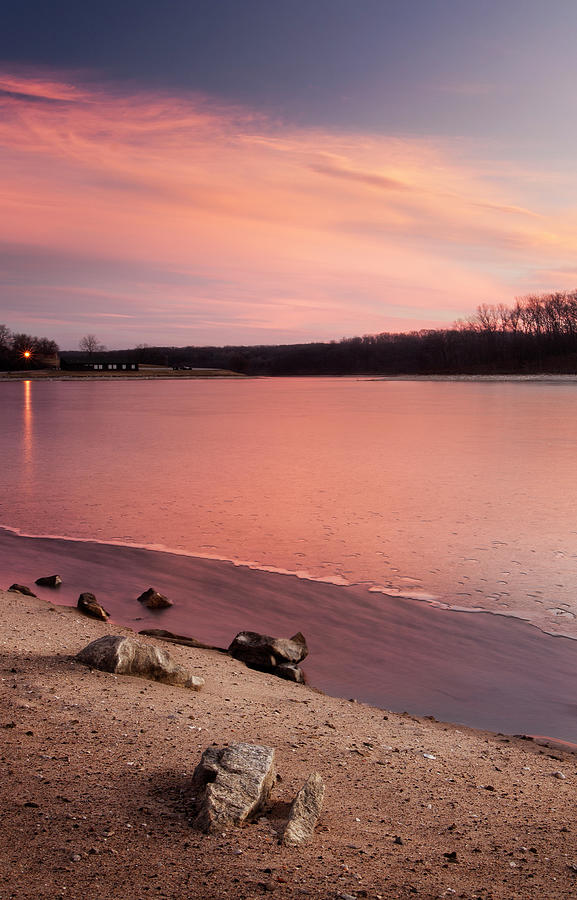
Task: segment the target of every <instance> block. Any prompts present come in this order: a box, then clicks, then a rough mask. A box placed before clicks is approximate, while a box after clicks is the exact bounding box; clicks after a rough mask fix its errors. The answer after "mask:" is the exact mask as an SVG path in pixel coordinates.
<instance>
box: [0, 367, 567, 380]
mask: <svg viewBox="0 0 577 900" xmlns="http://www.w3.org/2000/svg"><path fill="white" fill-rule="evenodd" d="M210 378H216V379H219V378H225V379H226V378H229V379H233V380H234V379H236V378H238V379H242V380H249V381H250V380H258V379H261V378H271V379H283V378H284V379H291V380H294V379H299V378H312V379H315V378H318V379H321V378H322V379H334V380H342V379H346V378H351V379H355V380H361V379H362V380H366V381H373V382H379V381H391V382H395V381H402V382H405V381H418V382H423V381H425V382H427V381H430V382H441V383H442V382H447V383H451V382H455V383H469V382H470V383H479V384H577V373H574V374H573V373H570V374H568V373H555V372H538V373H531V374H510V375H481V374H477V375H375V374H362V373H356V374H355V373H351V374H348V375H245V374H244V373H242V372H232V371H229V370H226V369H215V370H207V371H205V372H202V371H200V370H199V371H196V372H195V371H186V370H180V369H177V370H174V371H173V372H170V371H165V372H153V371H152V372H151V371H146V370H143V371H140V372H102V373H100V372H64V371H60V370H44V369H37V370H32V371H30V372H0V382H12V381H126V380H128V381H139V380H140V381H158V380H161V381H162V380H164V381H167V380H168V381H171V380H182V379H185V380H191V379H193V380H195V379H201V380H202V379H210Z"/></svg>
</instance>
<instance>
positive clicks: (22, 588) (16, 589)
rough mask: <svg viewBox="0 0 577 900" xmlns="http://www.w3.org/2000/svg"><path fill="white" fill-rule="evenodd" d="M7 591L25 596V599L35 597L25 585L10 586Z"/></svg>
mask: <svg viewBox="0 0 577 900" xmlns="http://www.w3.org/2000/svg"><path fill="white" fill-rule="evenodd" d="M8 590H9V591H12V593H13V594H25V595H26V597H35V596H36V594H35V593H34V591H31V590H30V588H29V587H26V585H25V584H11V585H10V587H9V588H8Z"/></svg>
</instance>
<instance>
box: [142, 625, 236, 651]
mask: <svg viewBox="0 0 577 900" xmlns="http://www.w3.org/2000/svg"><path fill="white" fill-rule="evenodd" d="M138 633H139V634H145V635H147V637H154V638H158V640H160V641H168V643H169V644H182V646H183V647H196V648H197V649H199V650H218V651H219V653H226V652H227V651H226V650H223V648H222V647H213V646H212V644H203V643H202V641H197V640H196V638H193V637H187V636H186V635H185V634H174V633H173V632H172V631H165V630H164V628H143V629H142V630H141V631H139V632H138Z"/></svg>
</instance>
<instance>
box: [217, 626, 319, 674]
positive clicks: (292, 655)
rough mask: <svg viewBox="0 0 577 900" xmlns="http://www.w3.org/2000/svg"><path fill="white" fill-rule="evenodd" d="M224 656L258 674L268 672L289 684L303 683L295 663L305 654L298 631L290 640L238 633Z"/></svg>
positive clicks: (266, 635) (305, 643) (304, 644)
mask: <svg viewBox="0 0 577 900" xmlns="http://www.w3.org/2000/svg"><path fill="white" fill-rule="evenodd" d="M228 652H229V653H230V655H231V656H233V657H234V658H235V659H240V660H241V661H242V662H243V663H245V665H247V666H250V667H251V668H252V669H257V670H258V671H260V672H270V673H271V674H272V675H279V676H280V677H281V678H286V679H288V680H290V681H296V682H303V681H304V674H303V673H302V672H301V670H300V669H299V668H298V663H299V662H301V660H303V659H304V658H305V657H306V656H307V654H308V647H307V642H306V641H305V639H304V637H303V635H302V634H301V632H300V631H298V632H297V633H296V634H294V635H293V636H292V638H276V637H271V636H270V635H268V634H259V633H258V632H257V631H241V632H239V634H237V636H236V637H235V639H234V640H233V642H232V643H231V645H230V647H229V648H228Z"/></svg>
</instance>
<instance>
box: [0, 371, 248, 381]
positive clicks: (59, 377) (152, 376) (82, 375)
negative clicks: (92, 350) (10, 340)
mask: <svg viewBox="0 0 577 900" xmlns="http://www.w3.org/2000/svg"><path fill="white" fill-rule="evenodd" d="M246 377H247V376H246V375H242V374H241V373H239V372H231V371H229V370H228V369H169V368H166V369H164V368H163V369H162V370H158V371H155V370H154V369H152V368H148V369H147V368H142V369H140V370H139V371H137V372H129V371H118V372H113V371H107V372H82V371H78V372H74V371H63V370H61V369H31V370H30V371H20V372H0V381H119V380H124V379H130V380H131V381H134V380H141V381H151V380H156V379H167V378H170V379H172V378H175V379H183V378H185V379H186V378H188V379H190V378H246Z"/></svg>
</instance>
